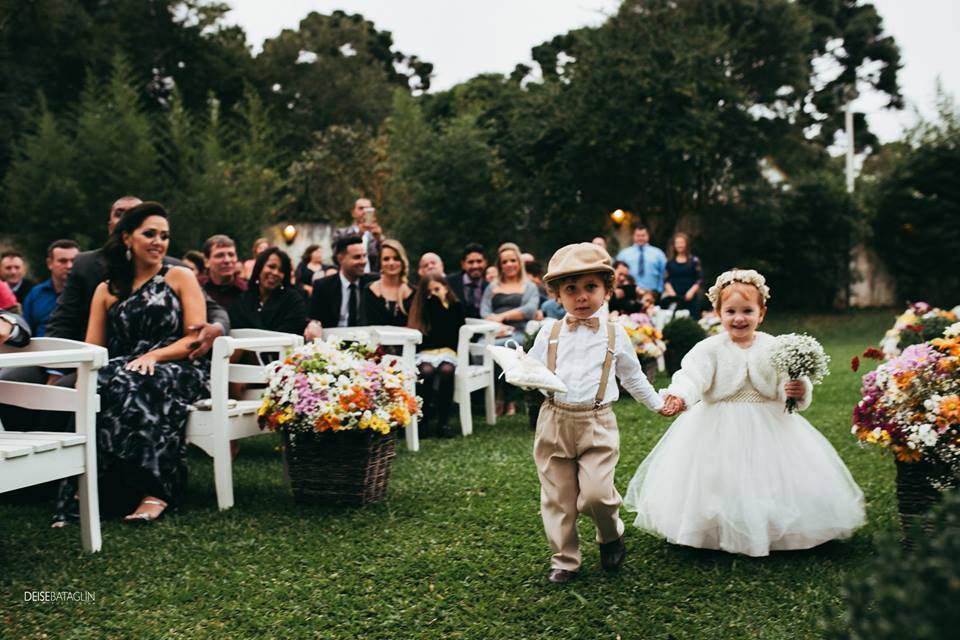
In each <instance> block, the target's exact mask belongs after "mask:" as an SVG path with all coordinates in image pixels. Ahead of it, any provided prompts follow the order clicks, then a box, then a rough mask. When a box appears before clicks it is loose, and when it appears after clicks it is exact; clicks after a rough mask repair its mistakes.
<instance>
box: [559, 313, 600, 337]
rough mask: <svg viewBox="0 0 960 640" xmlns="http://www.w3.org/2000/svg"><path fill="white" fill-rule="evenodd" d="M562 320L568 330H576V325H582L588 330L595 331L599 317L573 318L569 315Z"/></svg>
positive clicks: (598, 323)
mask: <svg viewBox="0 0 960 640" xmlns="http://www.w3.org/2000/svg"><path fill="white" fill-rule="evenodd" d="M564 321H566V323H567V327H568V328H569V329H570V331H576V330H577V327H579V326H584V327H586V328H587V329H590V331H593V332H594V333H596V332H597V331H599V329H600V318H582V319H581V318H574V317H573V316H571V315H568V316H566V317H564Z"/></svg>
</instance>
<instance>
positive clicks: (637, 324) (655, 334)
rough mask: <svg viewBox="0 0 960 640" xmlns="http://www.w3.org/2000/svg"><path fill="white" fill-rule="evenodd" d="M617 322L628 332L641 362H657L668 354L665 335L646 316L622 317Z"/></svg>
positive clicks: (639, 314) (638, 314) (632, 315)
mask: <svg viewBox="0 0 960 640" xmlns="http://www.w3.org/2000/svg"><path fill="white" fill-rule="evenodd" d="M616 321H617V322H618V323H620V325H622V326H623V328H624V329H625V330H626V332H627V336H629V337H630V343H631V344H632V345H633V349H634V350H635V351H636V352H637V356H639V358H640V361H641V362H646V361H648V360H656V359H657V358H659V357H660V356H662V355H663V354H664V353H666V351H667V343H666V342H664V341H663V334H662V333H660V330H659V329H657V328H656V327H655V326H653V322H651V320H650V317H649V316H647V315H646V314H644V313H632V314H630V315H629V316H625V315H622V316H619V317H618V318H617V320H616Z"/></svg>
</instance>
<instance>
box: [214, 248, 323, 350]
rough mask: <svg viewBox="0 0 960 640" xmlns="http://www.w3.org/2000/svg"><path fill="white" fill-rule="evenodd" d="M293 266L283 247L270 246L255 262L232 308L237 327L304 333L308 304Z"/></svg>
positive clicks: (231, 313) (232, 318)
mask: <svg viewBox="0 0 960 640" xmlns="http://www.w3.org/2000/svg"><path fill="white" fill-rule="evenodd" d="M292 270H293V266H292V264H291V262H290V256H288V255H287V254H286V252H284V251H283V250H282V249H279V248H277V247H268V248H267V249H265V250H264V251H261V252H260V255H258V256H257V259H256V260H255V261H254V264H253V271H252V272H251V274H250V281H249V286H248V287H247V290H246V291H244V292H243V293H242V294H240V297H239V298H238V299H237V301H236V302H235V303H234V305H233V307H231V308H230V324H231V325H232V326H233V328H234V329H266V330H267V331H281V332H283V333H295V334H297V335H300V334H302V333H303V330H304V328H305V327H306V326H307V305H306V302H304V300H303V296H301V295H300V294H299V293H297V291H296V289H294V288H293V285H292V283H291V280H290V272H291V271H292Z"/></svg>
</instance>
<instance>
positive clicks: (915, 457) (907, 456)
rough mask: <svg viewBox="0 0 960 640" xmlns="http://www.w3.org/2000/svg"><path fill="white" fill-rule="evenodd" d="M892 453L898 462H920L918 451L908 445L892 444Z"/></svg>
mask: <svg viewBox="0 0 960 640" xmlns="http://www.w3.org/2000/svg"><path fill="white" fill-rule="evenodd" d="M893 453H894V455H896V458H897V460H899V461H900V462H920V458H921V457H922V456H921V455H920V452H919V451H917V450H916V449H911V448H910V447H903V446H900V445H893Z"/></svg>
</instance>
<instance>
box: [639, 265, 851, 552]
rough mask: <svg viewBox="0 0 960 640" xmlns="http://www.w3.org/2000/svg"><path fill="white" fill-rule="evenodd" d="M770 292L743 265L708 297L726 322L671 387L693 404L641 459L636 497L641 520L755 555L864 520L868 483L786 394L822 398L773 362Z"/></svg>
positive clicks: (674, 398) (805, 545) (802, 544)
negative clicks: (767, 325) (789, 407)
mask: <svg viewBox="0 0 960 640" xmlns="http://www.w3.org/2000/svg"><path fill="white" fill-rule="evenodd" d="M769 295H770V294H769V289H768V288H767V286H766V283H765V280H764V278H763V276H762V275H760V274H759V273H757V272H756V271H753V270H740V269H735V270H733V271H728V272H726V273H724V274H722V275H721V276H720V277H719V278H717V282H716V284H715V285H714V286H713V287H712V288H711V289H710V292H709V294H708V297H709V298H710V301H711V302H712V303H713V305H714V308H715V309H716V310H717V312H718V313H719V314H720V318H721V321H722V324H723V327H724V329H726V331H725V332H724V333H720V334H718V335H715V336H712V337H710V338H707V339H705V340H703V341H701V342H700V343H698V344H697V345H696V346H695V347H694V348H693V349H692V350H691V351H690V352H689V353H688V354H687V355H686V356H685V357H684V358H683V362H682V364H681V369H680V371H678V372H677V373H676V374H674V376H673V380H672V382H671V384H670V387H669V388H668V389H667V390H666V391H665V396H666V409H668V410H669V409H670V408H671V407H672V408H673V409H674V410H683V409H684V408H686V409H689V411H686V412H685V413H684V414H682V415H681V416H680V417H679V418H677V420H676V421H675V422H674V423H673V425H671V426H670V428H669V429H668V430H667V432H666V434H664V436H663V438H661V440H660V442H659V443H657V446H656V447H655V448H654V449H653V451H652V452H651V453H650V455H649V456H647V458H646V460H644V461H643V463H642V464H641V465H640V468H639V469H638V470H637V473H636V475H635V476H634V477H633V480H631V481H630V486H629V488H628V489H627V494H626V496H625V499H624V504H625V505H626V507H627V508H628V509H629V510H631V511H634V512H636V513H637V518H636V521H635V522H634V524H635V525H636V526H638V527H640V528H641V529H644V530H646V531H649V532H651V533H653V534H655V535H658V536H661V537H663V538H666V539H667V540H668V541H669V542H672V543H674V544H681V545H687V546H691V547H699V548H703V549H720V550H723V551H728V552H731V553H742V554H746V555H750V556H766V555H769V553H770V551H771V550H783V549H809V548H811V547H814V546H816V545H818V544H821V543H823V542H826V541H828V540H833V539H835V538H846V537H849V536H850V535H851V534H852V533H853V531H854V530H855V529H856V528H857V527H859V526H860V525H862V524H863V520H864V512H863V492H862V491H860V488H859V487H858V486H857V484H856V483H855V482H854V480H853V478H852V477H851V476H850V472H849V471H848V470H847V468H846V467H845V466H844V464H843V462H842V461H841V460H840V457H839V456H838V455H837V453H836V451H834V449H833V447H832V446H830V443H829V442H827V440H826V438H824V437H823V436H822V435H820V433H819V432H818V431H817V430H816V429H815V428H814V427H813V426H812V425H811V424H810V423H809V422H807V421H806V420H805V419H804V418H802V417H800V416H799V415H798V414H796V413H787V412H786V411H785V410H784V402H785V400H786V398H794V399H796V400H797V408H798V409H800V410H803V409H806V408H807V407H808V406H810V401H811V397H812V385H811V384H810V381H809V380H807V379H802V380H787V379H786V378H785V377H783V376H781V375H779V374H778V373H777V372H776V371H775V370H774V368H773V365H772V363H771V359H770V352H771V349H772V348H773V346H774V342H775V340H774V338H773V337H772V336H770V335H769V334H766V333H762V332H758V331H756V328H757V326H758V325H759V324H760V323H761V322H763V316H764V314H765V312H766V302H767V299H768V298H769Z"/></svg>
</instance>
